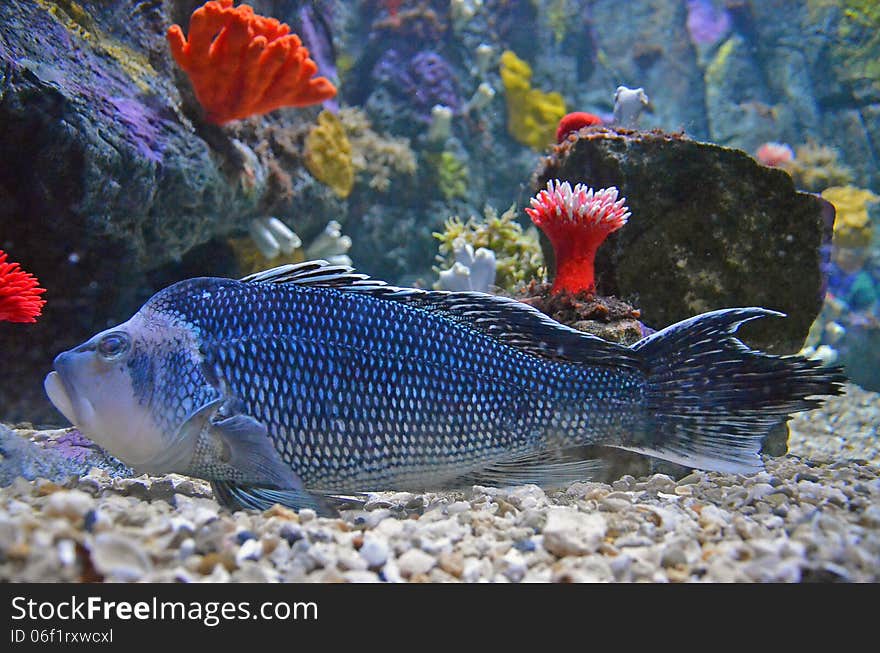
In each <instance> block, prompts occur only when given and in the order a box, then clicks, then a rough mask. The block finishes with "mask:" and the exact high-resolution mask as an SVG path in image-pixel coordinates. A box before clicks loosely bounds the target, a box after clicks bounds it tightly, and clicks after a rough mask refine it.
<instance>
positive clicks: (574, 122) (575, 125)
mask: <svg viewBox="0 0 880 653" xmlns="http://www.w3.org/2000/svg"><path fill="white" fill-rule="evenodd" d="M601 124H602V119H601V118H600V117H599V116H597V115H595V114H592V113H586V112H585V111H575V112H574V113H568V114H566V115H564V116H562V120H560V121H559V126H558V127H557V128H556V142H557V143H561V142H562V141H563V140H565V137H566V136H568V135H569V134H570V133H571V132H573V131H577V130H578V129H580V128H581V127H589V126H592V125H601Z"/></svg>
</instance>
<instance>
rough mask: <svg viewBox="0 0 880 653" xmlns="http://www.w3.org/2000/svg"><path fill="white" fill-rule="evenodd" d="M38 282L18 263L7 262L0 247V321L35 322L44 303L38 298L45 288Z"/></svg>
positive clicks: (43, 300) (44, 301) (4, 253)
mask: <svg viewBox="0 0 880 653" xmlns="http://www.w3.org/2000/svg"><path fill="white" fill-rule="evenodd" d="M38 284H39V282H38V281H37V279H36V277H34V275H32V274H29V273H28V272H25V271H24V270H22V269H21V267H20V266H19V264H18V263H7V262H6V252H4V251H3V250H2V249H0V322H3V321H6V322H36V321H37V317H39V315H40V312H41V310H42V308H43V304H45V303H46V300H45V299H40V295H42V294H43V293H44V292H46V289H45V288H40V287H39V285H38Z"/></svg>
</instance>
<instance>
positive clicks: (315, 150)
mask: <svg viewBox="0 0 880 653" xmlns="http://www.w3.org/2000/svg"><path fill="white" fill-rule="evenodd" d="M306 168H307V169H308V171H309V172H311V173H312V175H313V176H314V177H315V179H318V180H319V181H322V182H324V183H325V184H327V185H328V186H329V187H330V188H332V189H333V192H335V193H336V194H337V195H339V197H343V198H344V197H348V194H349V193H351V189H352V187H353V186H354V165H353V164H352V162H351V143H350V142H349V140H348V136H346V135H345V128H344V127H343V126H342V122H341V121H340V120H339V118H337V117H336V116H334V115H333V114H332V113H330V112H329V111H322V112H321V113H320V114H319V115H318V124H316V125H315V126H314V127H312V129H311V131H310V132H309V135H308V136H306Z"/></svg>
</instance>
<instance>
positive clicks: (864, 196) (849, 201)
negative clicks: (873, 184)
mask: <svg viewBox="0 0 880 653" xmlns="http://www.w3.org/2000/svg"><path fill="white" fill-rule="evenodd" d="M822 197H824V198H825V199H826V200H828V201H829V202H831V203H832V204H833V205H834V208H835V209H836V210H837V217H836V218H835V220H834V244H835V245H837V246H838V247H852V248H858V247H867V246H869V245H870V244H871V239H872V237H873V225H872V224H871V219H870V218H869V217H868V203H869V202H878V201H880V197H878V196H877V195H875V194H874V193H872V192H871V191H869V190H867V189H864V188H856V187H855V186H833V187H831V188H827V189H825V190H824V191H823V192H822Z"/></svg>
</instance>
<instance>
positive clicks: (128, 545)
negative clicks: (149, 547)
mask: <svg viewBox="0 0 880 653" xmlns="http://www.w3.org/2000/svg"><path fill="white" fill-rule="evenodd" d="M88 548H89V553H90V556H91V560H92V565H94V567H95V571H97V572H98V573H99V574H101V575H102V576H104V577H105V579H106V580H108V581H116V582H130V581H136V580H140V579H141V578H143V577H144V575H146V574H147V573H148V572H149V571H151V570H152V567H153V565H152V563H151V561H150V558H149V556H148V555H147V554H146V553H145V552H144V550H143V549H142V548H141V546H140V544H139V543H138V542H136V541H135V540H132V539H129V538H128V537H125V536H123V535H119V534H116V533H100V534H98V535H96V536H94V538H93V539H92V542H91V545H90V546H88Z"/></svg>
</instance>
